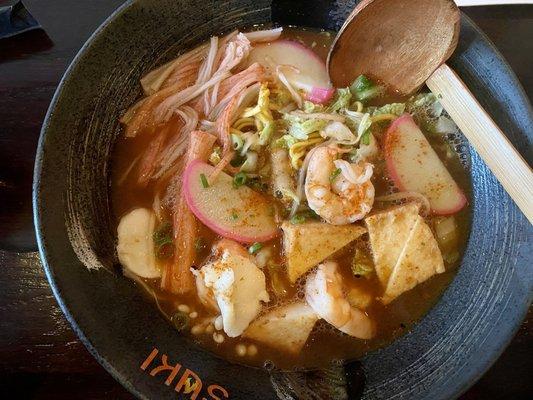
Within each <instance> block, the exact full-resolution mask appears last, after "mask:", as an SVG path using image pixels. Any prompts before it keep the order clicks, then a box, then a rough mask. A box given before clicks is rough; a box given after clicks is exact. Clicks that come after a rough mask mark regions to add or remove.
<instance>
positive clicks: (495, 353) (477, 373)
mask: <svg viewBox="0 0 533 400" xmlns="http://www.w3.org/2000/svg"><path fill="white" fill-rule="evenodd" d="M136 2H137V0H127V1H125V2H124V3H123V4H121V5H120V6H119V7H118V8H116V9H115V10H114V11H113V12H112V13H111V14H110V15H109V16H108V17H107V18H106V19H105V20H104V21H103V22H102V23H101V24H100V25H99V26H98V28H97V29H96V30H95V31H94V32H93V33H92V34H91V35H90V36H89V38H88V39H87V40H86V41H85V43H84V44H83V45H82V47H81V48H80V49H79V51H78V52H77V53H76V55H75V57H74V58H73V59H72V61H71V62H70V64H69V66H68V67H67V69H66V70H65V72H64V74H63V76H62V78H61V80H60V81H59V83H58V86H57V88H56V90H55V92H54V95H53V97H52V100H51V102H50V105H49V107H48V110H47V112H46V115H45V118H44V120H43V123H42V127H41V130H40V136H39V141H38V145H37V151H36V158H35V164H34V173H33V185H32V209H33V221H34V227H35V233H36V240H37V245H38V250H39V256H40V260H41V262H42V264H43V269H44V271H45V274H46V277H47V280H48V282H49V283H50V287H51V289H52V292H53V294H54V297H55V298H56V301H57V302H58V304H59V306H60V308H61V310H62V312H63V314H64V315H65V317H66V319H67V320H68V322H69V324H70V325H71V327H72V328H73V330H74V332H75V333H76V335H77V336H78V337H79V338H80V340H81V342H82V343H83V344H84V346H85V347H86V348H87V350H88V351H89V352H90V353H91V355H92V356H93V357H95V359H96V360H97V361H98V363H99V364H100V365H102V366H103V367H104V368H105V369H106V371H107V372H109V373H110V374H111V375H112V376H113V378H114V379H115V380H116V381H117V382H119V383H120V384H121V385H122V386H123V387H125V388H126V389H127V390H128V391H129V392H130V393H132V394H133V395H135V396H137V397H138V398H142V399H148V398H149V397H147V395H146V394H145V393H142V392H140V391H139V390H138V389H137V388H136V386H135V385H133V384H132V383H131V382H130V381H129V380H128V379H127V378H126V377H125V376H124V375H123V373H121V372H119V371H118V370H117V369H116V368H115V367H114V366H113V365H112V364H111V363H110V362H108V361H107V359H106V357H105V355H102V354H100V353H99V351H98V350H97V349H96V347H95V346H93V344H92V342H91V339H90V338H89V337H88V336H86V335H85V333H84V332H83V330H82V329H81V328H80V327H79V325H78V323H77V321H76V318H75V317H74V316H73V314H72V313H71V312H70V310H69V308H68V306H67V305H66V302H65V300H64V299H63V297H62V294H61V288H60V287H59V285H58V283H57V281H56V278H55V271H54V267H53V266H52V265H51V264H50V263H49V261H48V255H47V253H48V251H47V248H46V245H45V243H44V240H43V237H44V231H43V230H44V226H43V224H42V221H41V214H40V205H41V204H42V203H41V201H42V200H41V199H40V191H41V175H42V171H43V170H42V167H43V158H44V157H45V155H44V151H43V149H44V147H45V139H46V133H47V130H48V127H49V124H50V120H51V118H52V115H53V113H54V111H55V109H56V107H57V103H58V101H59V99H60V97H61V95H62V93H63V89H64V85H65V83H66V82H67V81H68V80H69V79H71V78H72V76H71V75H72V71H73V70H74V69H75V68H76V67H77V65H78V64H79V62H80V60H81V59H82V57H83V56H84V54H85V52H86V50H87V49H88V48H89V47H90V46H91V45H92V44H93V42H94V40H95V39H96V38H97V37H98V36H99V35H100V34H101V32H102V31H104V30H105V29H106V28H107V27H108V26H109V25H110V24H112V23H114V21H115V20H116V19H118V18H119V17H120V16H121V15H122V13H123V12H125V11H126V10H127V9H129V8H130V7H131V5H132V4H134V3H136ZM461 18H464V19H466V20H467V21H468V23H469V25H471V27H472V28H473V29H474V30H475V32H476V34H477V35H479V36H480V37H481V38H482V39H483V40H484V42H485V44H486V45H487V46H488V47H490V49H491V50H492V52H493V53H494V55H495V56H496V57H497V59H498V62H499V63H501V64H502V65H503V66H504V67H505V69H506V70H507V72H508V74H509V76H510V78H511V80H512V83H513V86H514V87H515V88H516V90H517V91H518V92H519V93H520V94H521V96H522V97H523V98H524V99H526V100H527V108H528V113H529V117H530V119H532V117H531V116H532V115H533V109H532V106H531V102H530V101H529V98H528V96H527V94H526V92H525V90H524V88H523V86H522V84H521V83H520V81H519V80H518V78H517V76H516V74H515V72H514V70H513V69H512V68H511V66H510V65H509V63H508V62H507V61H506V59H505V58H504V57H503V56H502V54H501V53H500V51H499V50H498V48H497V47H496V46H495V45H494V44H493V43H492V41H491V40H490V39H489V38H488V36H487V35H486V34H485V33H484V32H483V31H482V30H481V29H480V28H479V27H478V26H477V25H476V24H475V22H474V21H472V19H471V18H470V17H468V16H467V15H466V14H464V13H463V12H461ZM532 298H533V294H532V293H530V295H529V299H527V300H526V301H525V302H523V303H522V304H521V307H520V308H519V309H516V315H515V318H514V319H513V320H512V321H511V322H512V327H511V329H510V331H509V333H508V334H507V335H506V336H505V337H502V336H500V337H499V339H497V340H496V341H497V342H498V343H497V345H496V346H491V347H492V349H491V351H490V352H489V354H488V357H485V360H484V361H483V363H482V364H479V363H478V364H477V366H476V368H473V369H471V371H472V372H471V373H470V374H465V375H464V377H463V379H462V381H461V382H460V383H459V384H458V385H456V387H455V389H454V392H455V393H454V395H453V398H458V397H459V396H461V395H462V394H464V393H465V392H466V391H467V390H468V389H469V388H471V387H472V386H473V385H474V384H475V383H476V382H477V381H478V380H479V379H480V378H481V377H482V376H483V375H484V374H485V373H486V372H487V370H488V369H489V368H490V367H491V366H492V365H493V364H494V363H495V362H496V361H497V360H498V358H499V357H500V356H501V354H502V353H503V352H504V351H505V349H506V348H507V346H508V345H509V343H510V342H511V341H512V339H513V338H514V336H515V335H516V332H517V331H518V330H519V328H520V326H521V324H522V322H523V320H524V318H525V316H526V315H527V312H528V309H529V307H530V304H531V302H532Z"/></svg>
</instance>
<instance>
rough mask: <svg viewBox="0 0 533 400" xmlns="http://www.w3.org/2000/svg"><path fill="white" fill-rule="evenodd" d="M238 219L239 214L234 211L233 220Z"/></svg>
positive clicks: (232, 213)
mask: <svg viewBox="0 0 533 400" xmlns="http://www.w3.org/2000/svg"><path fill="white" fill-rule="evenodd" d="M238 218H239V214H237V213H236V212H235V211H232V212H231V219H232V220H234V221H235V220H236V219H238Z"/></svg>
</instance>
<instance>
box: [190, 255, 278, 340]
mask: <svg viewBox="0 0 533 400" xmlns="http://www.w3.org/2000/svg"><path fill="white" fill-rule="evenodd" d="M197 274H200V276H201V277H202V278H203V283H204V285H205V288H207V289H210V290H211V291H212V295H213V297H214V299H215V300H216V303H217V305H218V308H219V310H220V314H221V315H222V322H223V328H224V332H225V333H226V334H227V335H228V336H229V337H237V336H239V335H241V334H242V333H243V332H244V330H245V329H246V328H247V327H248V325H249V324H250V322H252V321H253V320H254V319H255V317H257V315H258V314H259V312H260V311H261V308H262V303H261V302H268V301H269V300H270V299H269V296H268V293H267V291H266V281H265V274H264V273H263V271H261V269H259V268H258V267H257V265H256V264H255V263H254V262H253V260H252V259H251V258H250V257H246V256H244V255H242V254H237V252H234V251H232V249H225V250H223V252H222V255H221V257H220V258H219V259H218V260H215V261H213V262H211V263H208V264H206V265H204V266H203V267H202V268H201V269H200V270H199V271H198V272H197Z"/></svg>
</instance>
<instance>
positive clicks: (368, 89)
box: [350, 75, 384, 102]
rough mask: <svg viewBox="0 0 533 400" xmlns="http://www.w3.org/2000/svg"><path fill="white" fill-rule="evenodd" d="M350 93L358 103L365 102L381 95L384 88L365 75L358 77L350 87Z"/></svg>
mask: <svg viewBox="0 0 533 400" xmlns="http://www.w3.org/2000/svg"><path fill="white" fill-rule="evenodd" d="M350 92H351V94H352V95H353V97H355V99H356V100H358V101H362V102H364V101H367V100H371V99H373V98H375V97H378V96H380V95H382V94H383V92H384V88H383V87H382V86H379V85H376V84H375V83H374V82H372V80H371V79H369V78H368V77H366V76H365V75H359V76H358V77H357V78H356V79H355V81H353V83H352V84H351V86H350Z"/></svg>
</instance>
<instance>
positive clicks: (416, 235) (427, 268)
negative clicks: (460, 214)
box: [381, 216, 445, 304]
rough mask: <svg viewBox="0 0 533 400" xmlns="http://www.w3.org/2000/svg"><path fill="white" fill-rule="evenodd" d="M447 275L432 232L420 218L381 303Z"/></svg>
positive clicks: (388, 301)
mask: <svg viewBox="0 0 533 400" xmlns="http://www.w3.org/2000/svg"><path fill="white" fill-rule="evenodd" d="M444 271H445V269H444V262H443V260H442V254H441V252H440V249H439V246H438V244H437V241H436V240H435V237H434V236H433V232H432V231H431V229H430V228H429V226H428V225H427V224H426V223H425V221H424V218H422V217H421V216H418V217H417V219H416V222H415V225H414V227H413V229H412V230H411V233H410V235H409V238H408V239H407V243H406V244H405V246H404V249H403V251H402V253H401V254H400V257H399V259H398V263H397V264H396V266H395V267H394V270H393V272H392V274H391V275H390V278H389V281H388V283H387V287H386V289H385V293H384V294H383V297H382V299H381V301H382V303H383V304H388V303H390V302H391V301H392V300H394V299H395V298H396V297H398V296H399V295H401V294H402V293H404V292H407V291H408V290H411V289H412V288H414V287H415V286H416V285H418V284H419V283H422V282H424V281H426V280H428V279H429V278H431V277H432V276H433V275H435V274H441V273H443V272H444Z"/></svg>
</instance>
